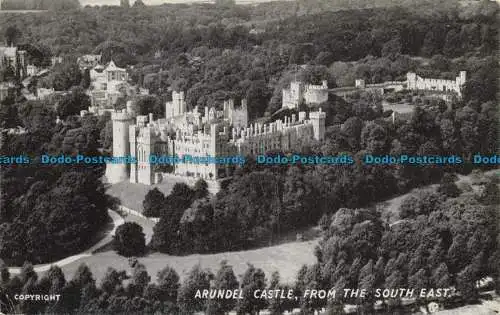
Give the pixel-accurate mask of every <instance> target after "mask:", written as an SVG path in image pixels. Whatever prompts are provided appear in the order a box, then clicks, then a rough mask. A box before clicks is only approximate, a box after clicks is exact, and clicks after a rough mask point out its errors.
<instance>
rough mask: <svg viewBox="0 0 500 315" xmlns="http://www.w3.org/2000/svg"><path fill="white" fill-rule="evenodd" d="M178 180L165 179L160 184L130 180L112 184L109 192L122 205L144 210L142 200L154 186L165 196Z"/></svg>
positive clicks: (140, 210)
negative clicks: (145, 183) (147, 183)
mask: <svg viewBox="0 0 500 315" xmlns="http://www.w3.org/2000/svg"><path fill="white" fill-rule="evenodd" d="M175 183H176V182H172V181H169V180H164V181H163V182H162V183H160V184H158V185H151V186H148V185H144V184H133V183H130V182H121V183H118V184H113V185H110V186H109V188H108V189H107V193H108V194H109V195H110V196H113V197H115V198H118V199H119V200H120V201H121V205H122V206H125V207H127V208H129V209H132V210H135V211H138V212H142V202H143V201H144V197H145V196H146V194H147V193H148V192H149V191H150V190H152V189H153V188H155V187H156V188H158V189H159V190H160V191H161V192H162V193H163V194H165V196H167V195H169V194H170V191H171V190H172V188H173V187H174V185H175Z"/></svg>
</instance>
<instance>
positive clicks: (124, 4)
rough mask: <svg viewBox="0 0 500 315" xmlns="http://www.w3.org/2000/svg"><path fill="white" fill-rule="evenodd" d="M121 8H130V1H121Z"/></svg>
mask: <svg viewBox="0 0 500 315" xmlns="http://www.w3.org/2000/svg"><path fill="white" fill-rule="evenodd" d="M120 6H121V7H122V8H130V1H129V0H120Z"/></svg>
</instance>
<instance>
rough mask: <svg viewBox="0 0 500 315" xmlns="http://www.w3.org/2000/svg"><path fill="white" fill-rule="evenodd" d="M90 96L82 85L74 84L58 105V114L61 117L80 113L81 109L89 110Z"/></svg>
mask: <svg viewBox="0 0 500 315" xmlns="http://www.w3.org/2000/svg"><path fill="white" fill-rule="evenodd" d="M89 106H90V98H89V97H88V95H87V94H85V91H84V90H83V89H82V88H81V87H77V86H74V87H72V88H71V92H70V93H69V94H66V95H64V96H63V97H62V98H61V100H59V102H58V103H57V105H56V111H57V114H58V115H59V117H60V118H61V119H64V118H66V117H68V116H71V115H80V111H82V110H87V109H88V108H89Z"/></svg>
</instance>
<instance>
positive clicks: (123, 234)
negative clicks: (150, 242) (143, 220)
mask: <svg viewBox="0 0 500 315" xmlns="http://www.w3.org/2000/svg"><path fill="white" fill-rule="evenodd" d="M113 249H114V250H116V251H117V252H118V254H120V255H122V256H125V257H131V256H142V255H144V253H145V252H146V239H145V235H144V233H143V231H142V226H140V225H139V224H137V223H135V222H125V223H124V224H122V225H120V226H119V227H118V228H117V229H116V233H115V236H114V237H113Z"/></svg>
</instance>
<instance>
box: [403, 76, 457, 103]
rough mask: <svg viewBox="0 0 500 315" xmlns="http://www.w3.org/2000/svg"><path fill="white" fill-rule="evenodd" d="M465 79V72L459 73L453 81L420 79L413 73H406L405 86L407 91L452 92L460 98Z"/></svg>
mask: <svg viewBox="0 0 500 315" xmlns="http://www.w3.org/2000/svg"><path fill="white" fill-rule="evenodd" d="M466 79H467V72H466V71H460V74H459V75H458V76H457V77H456V78H455V80H443V79H430V78H422V77H420V76H418V75H417V74H416V73H414V72H408V73H407V75H406V84H407V89H408V90H423V91H435V92H453V93H456V94H457V95H458V96H459V97H462V87H463V85H464V84H465V82H466Z"/></svg>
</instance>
